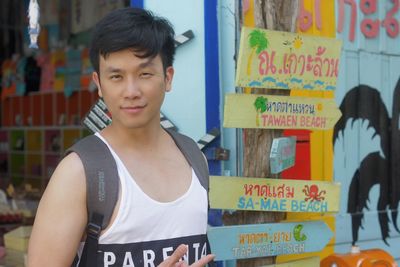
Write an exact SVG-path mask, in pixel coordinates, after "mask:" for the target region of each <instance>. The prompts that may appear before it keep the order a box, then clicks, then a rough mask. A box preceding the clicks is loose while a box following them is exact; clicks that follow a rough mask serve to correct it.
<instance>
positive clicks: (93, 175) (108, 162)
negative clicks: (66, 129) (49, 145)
mask: <svg viewBox="0 0 400 267" xmlns="http://www.w3.org/2000/svg"><path fill="white" fill-rule="evenodd" d="M71 152H75V153H77V154H78V156H79V158H80V159H81V161H82V164H83V167H84V170H85V175H86V195H87V210H88V225H87V229H86V234H87V238H86V242H85V246H84V248H83V251H82V256H81V259H80V264H79V266H86V267H91V266H93V267H95V266H97V260H96V257H95V255H96V254H97V246H98V239H99V236H100V233H101V230H102V229H104V228H106V227H107V225H108V224H109V222H110V219H111V216H112V213H113V211H114V207H115V204H116V203H117V201H118V191H119V176H118V169H117V164H116V163H115V160H114V157H113V156H112V154H111V151H110V150H109V149H108V147H107V145H106V144H105V143H104V142H103V141H102V140H100V138H98V137H97V136H95V135H90V136H87V137H85V138H83V139H81V140H80V141H79V142H77V143H76V144H74V145H73V146H72V147H71V148H69V149H68V150H67V151H66V153H65V155H68V154H69V153H71Z"/></svg>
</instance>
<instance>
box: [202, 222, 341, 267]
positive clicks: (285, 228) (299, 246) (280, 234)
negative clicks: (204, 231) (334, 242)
mask: <svg viewBox="0 0 400 267" xmlns="http://www.w3.org/2000/svg"><path fill="white" fill-rule="evenodd" d="M332 235H333V233H332V231H331V230H330V228H329V227H328V226H327V225H326V224H325V222H323V221H308V222H290V223H271V224H249V225H235V226H221V227H211V228H209V230H208V238H209V241H210V246H211V251H212V252H213V253H214V254H215V255H216V260H230V259H248V258H257V257H267V256H276V255H283V254H299V253H306V252H314V251H319V250H321V249H323V248H324V247H325V245H326V244H327V243H328V242H329V240H330V239H331V237H332Z"/></svg>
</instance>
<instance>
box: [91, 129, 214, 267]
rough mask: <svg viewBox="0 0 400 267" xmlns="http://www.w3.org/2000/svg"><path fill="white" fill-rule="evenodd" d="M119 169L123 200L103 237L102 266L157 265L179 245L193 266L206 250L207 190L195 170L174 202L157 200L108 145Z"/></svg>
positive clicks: (100, 240) (101, 240) (101, 249)
mask: <svg viewBox="0 0 400 267" xmlns="http://www.w3.org/2000/svg"><path fill="white" fill-rule="evenodd" d="M96 136H97V137H99V138H100V139H101V140H102V141H103V142H104V143H105V144H106V145H107V146H108V148H109V149H110V151H111V153H112V155H113V157H114V159H115V161H116V164H117V168H118V174H119V178H120V183H121V201H120V206H119V209H118V211H117V215H116V217H115V220H114V221H113V223H112V225H111V226H110V227H109V228H108V229H107V230H106V232H104V233H103V234H102V235H101V236H100V239H99V253H100V254H101V255H100V257H98V258H100V260H101V262H99V265H98V266H121V267H122V266H125V267H127V266H135V267H137V266H146V267H147V266H157V265H158V264H159V263H160V262H162V261H163V260H164V259H165V258H166V257H168V256H169V255H171V253H172V252H173V251H174V250H175V249H176V247H177V246H179V245H180V244H187V245H188V248H189V250H188V257H186V258H185V260H187V261H188V262H189V264H191V263H193V262H194V261H197V260H198V259H199V258H201V257H202V256H204V255H206V254H207V250H208V248H207V245H206V232H207V212H208V202H207V192H206V190H205V189H204V187H202V185H201V184H200V182H199V179H198V178H197V176H196V174H195V172H194V171H193V169H192V177H191V180H192V181H191V184H190V187H189V189H188V190H187V191H186V192H185V193H184V194H183V195H182V196H180V197H179V198H178V199H176V200H174V201H171V202H158V201H156V200H154V199H152V198H151V197H149V196H148V195H147V194H146V193H145V192H143V191H142V190H141V188H140V187H139V186H138V185H137V184H136V182H135V180H134V178H133V177H132V176H131V175H130V173H129V172H128V170H127V169H126V167H125V165H124V164H123V162H122V161H121V159H120V158H119V156H118V155H117V154H116V153H115V151H114V150H113V149H112V148H111V146H110V145H109V144H108V143H107V141H106V140H105V139H104V138H103V137H102V136H101V135H100V134H99V133H96Z"/></svg>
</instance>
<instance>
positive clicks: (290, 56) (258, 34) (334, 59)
mask: <svg viewBox="0 0 400 267" xmlns="http://www.w3.org/2000/svg"><path fill="white" fill-rule="evenodd" d="M341 45H342V42H341V41H340V40H338V39H334V38H324V37H316V36H308V35H304V34H298V33H290V32H279V31H270V30H264V29H257V28H247V27H243V28H242V34H241V38H240V48H239V58H238V63H237V73H236V86H242V87H256V88H277V89H307V90H335V89H336V79H337V77H338V74H339V57H340V50H341Z"/></svg>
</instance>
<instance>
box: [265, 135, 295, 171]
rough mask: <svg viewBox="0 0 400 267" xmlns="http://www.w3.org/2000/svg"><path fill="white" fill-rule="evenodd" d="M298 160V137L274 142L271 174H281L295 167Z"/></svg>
mask: <svg viewBox="0 0 400 267" xmlns="http://www.w3.org/2000/svg"><path fill="white" fill-rule="evenodd" d="M295 159H296V136H291V137H280V138H275V139H274V140H272V146H271V152H270V154H269V164H270V167H271V173H273V174H276V173H280V172H282V171H284V170H286V169H289V168H290V167H293V166H294V162H295Z"/></svg>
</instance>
